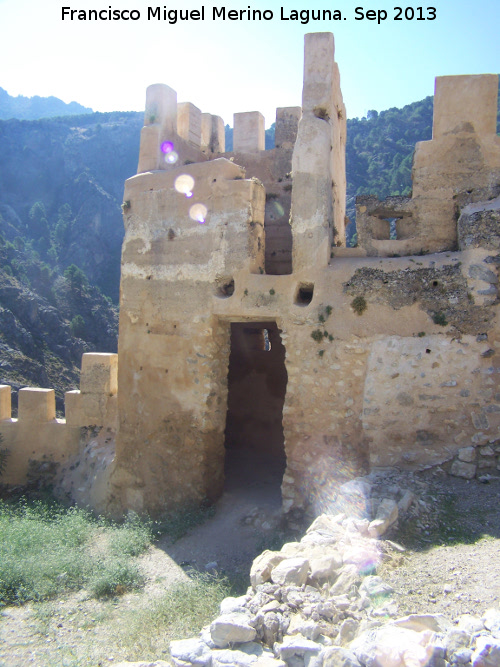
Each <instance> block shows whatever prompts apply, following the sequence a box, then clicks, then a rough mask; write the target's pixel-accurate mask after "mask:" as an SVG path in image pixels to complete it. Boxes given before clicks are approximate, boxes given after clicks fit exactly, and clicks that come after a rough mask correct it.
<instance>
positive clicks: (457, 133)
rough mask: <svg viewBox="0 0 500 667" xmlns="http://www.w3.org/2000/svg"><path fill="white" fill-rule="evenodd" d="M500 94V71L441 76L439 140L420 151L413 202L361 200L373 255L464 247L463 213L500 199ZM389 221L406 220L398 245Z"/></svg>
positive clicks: (361, 220)
mask: <svg viewBox="0 0 500 667" xmlns="http://www.w3.org/2000/svg"><path fill="white" fill-rule="evenodd" d="M497 96H498V76H497V75H495V74H481V75H468V76H444V77H438V78H437V79H436V88H435V96H434V120H433V136H432V140H430V141H422V142H420V143H418V144H417V146H416V148H415V155H414V159H413V171H412V179H413V194H412V197H411V198H410V199H408V198H399V197H389V198H388V199H387V200H386V201H384V202H379V201H378V200H377V198H376V197H360V198H358V201H357V208H356V227H357V230H358V243H359V245H361V246H362V247H363V248H365V249H366V251H367V254H368V255H372V256H381V257H384V256H390V255H391V254H400V255H409V254H417V253H428V252H443V251H446V250H456V249H457V248H458V238H457V220H458V218H459V216H460V213H461V209H462V208H463V207H464V206H466V205H470V204H474V203H478V202H481V201H487V200H491V199H493V198H494V197H498V195H499V194H500V137H498V136H497V134H496V117H497ZM387 218H397V219H398V220H397V226H398V227H399V230H398V232H399V233H398V238H397V239H395V240H389V234H388V224H387V222H385V219H387ZM384 226H385V234H384V233H383V229H382V227H384Z"/></svg>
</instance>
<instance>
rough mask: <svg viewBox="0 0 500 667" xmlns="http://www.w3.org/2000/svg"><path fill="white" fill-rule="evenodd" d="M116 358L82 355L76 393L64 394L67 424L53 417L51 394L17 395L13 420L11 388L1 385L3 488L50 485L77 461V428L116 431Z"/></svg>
mask: <svg viewBox="0 0 500 667" xmlns="http://www.w3.org/2000/svg"><path fill="white" fill-rule="evenodd" d="M117 362H118V355H116V354H96V353H92V354H84V355H83V357H82V371H81V385H80V386H81V391H71V392H67V393H66V395H65V416H66V419H58V418H56V404H55V392H54V390H53V389H41V388H38V387H26V388H24V389H20V390H19V410H18V418H17V419H12V416H11V400H10V399H11V388H10V387H9V386H7V385H3V386H0V434H1V436H2V443H1V447H2V448H5V449H7V450H8V458H7V464H6V468H5V471H4V472H3V474H2V483H5V484H25V483H27V482H29V481H30V480H32V479H35V480H36V479H37V478H38V477H40V478H43V479H45V481H50V482H51V481H53V479H54V478H55V476H56V475H57V473H58V471H59V470H60V469H61V468H62V467H63V466H67V465H68V463H69V461H71V459H72V458H74V457H77V455H78V453H79V452H80V449H81V429H82V427H88V426H93V427H96V428H102V427H105V428H106V429H108V430H110V431H114V430H116V426H117V410H116V407H117V401H116V392H117V389H118V388H117V382H116V381H117V372H116V371H117Z"/></svg>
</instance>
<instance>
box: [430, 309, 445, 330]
mask: <svg viewBox="0 0 500 667" xmlns="http://www.w3.org/2000/svg"><path fill="white" fill-rule="evenodd" d="M432 321H433V322H434V324H438V325H439V326H440V327H445V326H446V325H447V324H448V321H447V319H446V315H445V314H444V313H442V312H441V311H439V312H438V313H434V314H433V315H432Z"/></svg>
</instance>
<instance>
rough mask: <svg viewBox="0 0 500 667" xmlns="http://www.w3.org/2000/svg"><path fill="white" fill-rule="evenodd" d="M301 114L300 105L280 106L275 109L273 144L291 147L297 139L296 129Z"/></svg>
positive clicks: (278, 146)
mask: <svg viewBox="0 0 500 667" xmlns="http://www.w3.org/2000/svg"><path fill="white" fill-rule="evenodd" d="M301 116H302V108H301V107H280V108H278V109H276V125H275V134H274V145H275V146H276V148H288V149H290V148H293V146H294V144H295V140H296V139H297V130H298V127H299V121H300V117H301Z"/></svg>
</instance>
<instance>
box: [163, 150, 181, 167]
mask: <svg viewBox="0 0 500 667" xmlns="http://www.w3.org/2000/svg"><path fill="white" fill-rule="evenodd" d="M178 159H179V156H178V155H177V153H176V152H175V151H170V153H166V154H165V157H164V160H165V162H166V163H167V164H175V163H176V162H177V160H178Z"/></svg>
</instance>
